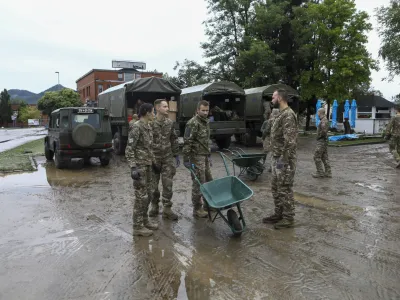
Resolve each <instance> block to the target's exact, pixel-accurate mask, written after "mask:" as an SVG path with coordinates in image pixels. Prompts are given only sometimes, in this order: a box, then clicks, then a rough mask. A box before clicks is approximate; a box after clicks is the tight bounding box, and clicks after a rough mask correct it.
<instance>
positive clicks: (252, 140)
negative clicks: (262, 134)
mask: <svg viewBox="0 0 400 300" xmlns="http://www.w3.org/2000/svg"><path fill="white" fill-rule="evenodd" d="M256 143H257V133H256V132H254V131H250V130H249V131H247V132H246V134H245V145H246V146H254V145H255V144H256Z"/></svg>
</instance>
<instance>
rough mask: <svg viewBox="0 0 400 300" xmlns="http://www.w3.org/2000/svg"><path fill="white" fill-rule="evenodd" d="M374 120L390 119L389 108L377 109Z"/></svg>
mask: <svg viewBox="0 0 400 300" xmlns="http://www.w3.org/2000/svg"><path fill="white" fill-rule="evenodd" d="M375 118H376V119H390V108H389V107H377V108H376V115H375Z"/></svg>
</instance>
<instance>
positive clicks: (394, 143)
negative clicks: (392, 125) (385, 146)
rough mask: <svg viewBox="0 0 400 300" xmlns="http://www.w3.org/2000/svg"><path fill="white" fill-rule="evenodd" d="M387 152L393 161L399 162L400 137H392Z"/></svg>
mask: <svg viewBox="0 0 400 300" xmlns="http://www.w3.org/2000/svg"><path fill="white" fill-rule="evenodd" d="M389 150H390V153H392V155H393V157H394V159H395V160H396V161H397V162H400V136H392V137H391V138H390V142H389Z"/></svg>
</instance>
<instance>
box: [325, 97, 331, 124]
mask: <svg viewBox="0 0 400 300" xmlns="http://www.w3.org/2000/svg"><path fill="white" fill-rule="evenodd" d="M330 113H331V101H329V100H328V110H327V112H326V118H327V119H328V121H329V119H330V118H329V114H330Z"/></svg>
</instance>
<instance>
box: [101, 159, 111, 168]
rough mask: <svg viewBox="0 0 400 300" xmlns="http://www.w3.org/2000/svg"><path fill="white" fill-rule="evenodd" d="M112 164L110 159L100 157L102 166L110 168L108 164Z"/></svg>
mask: <svg viewBox="0 0 400 300" xmlns="http://www.w3.org/2000/svg"><path fill="white" fill-rule="evenodd" d="M109 163H110V159H109V158H101V157H100V164H101V165H102V166H103V167H104V166H108V164H109Z"/></svg>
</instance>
